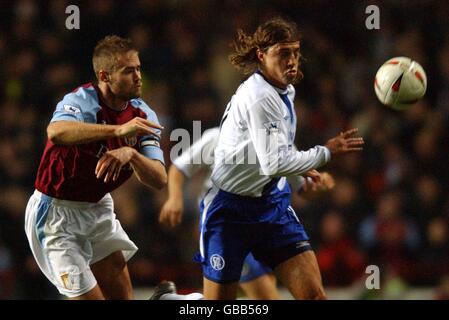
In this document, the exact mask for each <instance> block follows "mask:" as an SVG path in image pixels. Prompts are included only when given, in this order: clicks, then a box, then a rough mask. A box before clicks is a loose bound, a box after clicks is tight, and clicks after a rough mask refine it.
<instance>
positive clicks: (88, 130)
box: [47, 117, 163, 145]
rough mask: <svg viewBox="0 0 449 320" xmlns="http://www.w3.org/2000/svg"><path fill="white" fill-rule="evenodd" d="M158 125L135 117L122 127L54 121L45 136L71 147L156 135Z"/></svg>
mask: <svg viewBox="0 0 449 320" xmlns="http://www.w3.org/2000/svg"><path fill="white" fill-rule="evenodd" d="M155 129H163V127H161V126H160V125H158V124H156V123H153V122H151V121H148V120H146V119H143V118H139V117H136V118H134V119H132V120H130V121H128V122H127V123H124V124H122V125H107V124H104V125H103V124H93V123H85V122H80V121H55V122H52V123H50V124H49V125H48V127H47V136H48V139H49V140H50V141H51V142H53V143H54V144H63V145H73V144H83V143H88V142H92V141H97V140H104V139H109V138H114V137H128V138H129V137H134V136H139V135H140V136H143V135H148V134H156V135H157V133H156V130H155Z"/></svg>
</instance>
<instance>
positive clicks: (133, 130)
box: [115, 117, 164, 138]
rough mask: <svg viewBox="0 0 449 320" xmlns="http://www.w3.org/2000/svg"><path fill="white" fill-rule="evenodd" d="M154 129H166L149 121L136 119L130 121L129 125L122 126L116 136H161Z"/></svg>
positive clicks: (117, 130)
mask: <svg viewBox="0 0 449 320" xmlns="http://www.w3.org/2000/svg"><path fill="white" fill-rule="evenodd" d="M154 128H156V129H161V130H162V129H164V127H162V126H160V125H158V124H156V123H154V122H151V121H149V120H147V119H144V118H140V117H135V118H134V119H132V120H130V121H128V122H127V123H124V124H122V125H120V126H119V127H118V128H117V129H116V130H115V136H116V137H120V138H121V137H127V138H132V137H135V136H145V135H148V134H154V135H157V136H159V134H157V133H156V131H155V130H153V129H154Z"/></svg>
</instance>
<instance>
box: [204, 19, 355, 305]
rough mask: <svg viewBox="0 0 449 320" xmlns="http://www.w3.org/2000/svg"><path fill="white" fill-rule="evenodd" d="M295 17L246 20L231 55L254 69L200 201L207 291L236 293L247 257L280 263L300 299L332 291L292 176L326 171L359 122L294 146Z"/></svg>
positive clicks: (226, 123)
mask: <svg viewBox="0 0 449 320" xmlns="http://www.w3.org/2000/svg"><path fill="white" fill-rule="evenodd" d="M299 58H300V43H299V34H298V31H297V28H296V25H295V24H294V23H292V22H288V21H285V20H283V19H281V18H275V19H272V20H270V21H267V22H265V23H263V24H261V25H260V26H259V27H258V28H257V30H256V32H255V33H254V34H253V35H247V34H245V33H244V32H243V31H241V30H239V32H238V36H237V38H236V42H235V53H234V54H233V55H231V57H230V60H231V63H232V64H233V65H234V66H236V67H238V68H239V69H241V70H243V71H244V72H245V73H246V74H249V75H250V76H249V78H248V79H247V80H246V81H245V82H243V83H242V84H241V85H240V87H239V88H238V89H237V91H236V93H235V94H234V96H233V97H232V99H231V101H230V102H229V104H228V106H227V108H226V111H225V113H224V115H223V118H222V121H221V128H220V135H219V139H218V144H217V148H216V149H215V163H214V168H213V171H212V176H211V180H212V182H213V187H212V188H211V189H210V190H209V191H208V193H207V194H206V195H205V197H204V198H203V201H202V205H201V208H202V210H201V233H200V254H199V255H198V256H197V260H198V261H199V262H200V263H201V264H202V267H203V276H204V297H205V299H235V298H236V294H237V287H238V280H239V278H240V274H241V271H242V266H243V262H244V259H245V257H246V256H247V255H248V253H249V252H251V253H252V254H253V255H254V257H255V258H256V259H257V260H258V261H261V262H262V263H264V264H265V265H268V266H269V267H270V268H271V269H273V270H274V273H275V274H276V277H277V278H278V279H279V280H280V281H281V282H282V284H283V285H284V286H285V287H286V288H287V289H288V290H289V291H290V292H291V294H292V295H293V297H294V298H296V299H324V298H325V297H326V295H325V292H324V288H323V285H322V281H321V275H320V271H319V267H318V264H317V261H316V257H315V254H314V253H313V251H312V247H311V245H310V243H309V237H308V236H307V234H306V232H305V231H304V228H303V225H302V223H301V221H300V220H299V218H298V217H297V215H296V213H295V212H294V210H293V208H292V207H291V206H290V188H289V185H288V183H286V178H285V177H286V176H290V175H305V176H308V177H311V178H312V179H315V180H319V179H320V175H319V173H318V172H317V171H316V170H315V169H316V168H318V167H321V166H323V165H325V164H326V163H327V162H329V161H330V159H331V157H335V156H336V155H339V154H344V153H348V152H355V151H360V150H362V145H363V143H364V142H363V139H362V138H360V137H354V135H355V133H356V132H357V130H356V129H352V130H349V131H346V132H342V133H341V134H340V135H338V136H337V137H335V138H333V139H330V140H328V141H327V142H326V144H325V145H324V146H315V147H314V148H311V149H309V150H307V151H297V150H295V149H294V148H293V142H294V138H295V133H296V115H295V112H294V110H293V100H294V95H295V89H294V87H293V85H292V84H293V83H295V82H296V81H297V80H298V79H299V78H300V77H301V75H302V74H301V72H300V70H299Z"/></svg>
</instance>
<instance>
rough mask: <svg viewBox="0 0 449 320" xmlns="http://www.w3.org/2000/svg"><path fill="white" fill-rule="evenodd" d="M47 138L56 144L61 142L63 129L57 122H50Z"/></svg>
mask: <svg viewBox="0 0 449 320" xmlns="http://www.w3.org/2000/svg"><path fill="white" fill-rule="evenodd" d="M47 138H48V140H50V141H51V142H53V143H54V144H59V143H61V130H59V126H58V125H57V124H55V123H50V124H49V125H48V127H47Z"/></svg>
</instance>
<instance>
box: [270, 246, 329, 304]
mask: <svg viewBox="0 0 449 320" xmlns="http://www.w3.org/2000/svg"><path fill="white" fill-rule="evenodd" d="M274 271H275V274H276V276H277V278H278V279H279V280H280V281H281V283H282V284H283V285H284V286H285V287H287V289H288V290H289V291H290V293H291V294H292V295H293V297H294V298H295V299H308V300H311V299H325V298H326V294H325V292H324V288H323V284H322V281H321V274H320V269H319V267H318V262H317V260H316V257H315V253H314V252H313V251H312V250H307V251H304V252H302V253H300V254H298V255H296V256H294V257H292V258H290V259H288V260H286V261H284V262H282V263H280V264H279V265H278V266H277V267H276V268H275V269H274Z"/></svg>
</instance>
